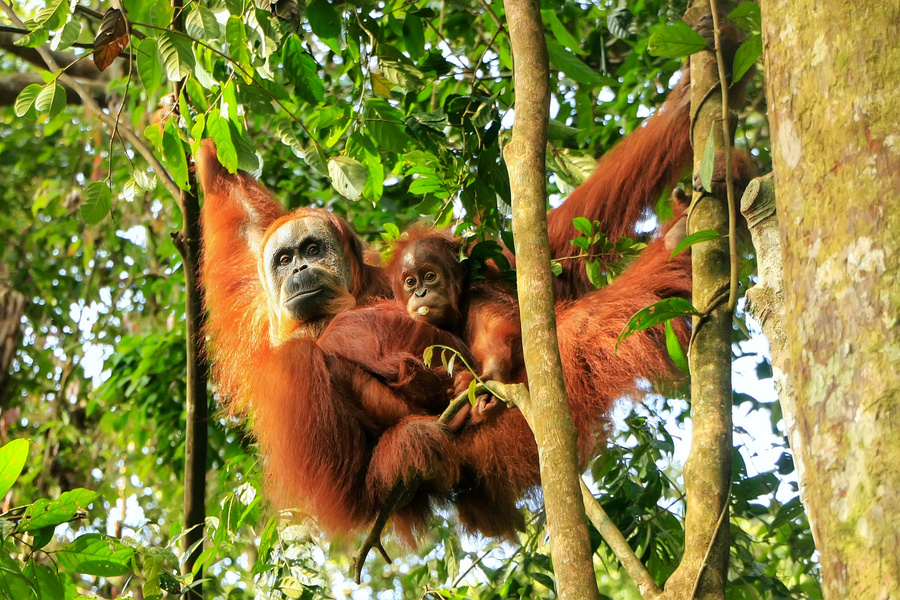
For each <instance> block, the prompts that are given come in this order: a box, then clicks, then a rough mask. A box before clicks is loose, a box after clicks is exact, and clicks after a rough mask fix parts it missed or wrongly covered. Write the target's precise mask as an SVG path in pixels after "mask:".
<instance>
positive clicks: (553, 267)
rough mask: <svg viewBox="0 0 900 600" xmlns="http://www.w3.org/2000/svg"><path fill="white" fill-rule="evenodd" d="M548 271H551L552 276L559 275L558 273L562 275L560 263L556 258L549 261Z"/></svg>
mask: <svg viewBox="0 0 900 600" xmlns="http://www.w3.org/2000/svg"><path fill="white" fill-rule="evenodd" d="M550 272H551V273H553V276H554V277H559V276H560V275H562V272H563V266H562V263H561V262H559V261H558V260H551V261H550Z"/></svg>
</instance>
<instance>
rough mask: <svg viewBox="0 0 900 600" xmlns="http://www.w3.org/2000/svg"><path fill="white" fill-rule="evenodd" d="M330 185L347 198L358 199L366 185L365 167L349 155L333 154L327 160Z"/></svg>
mask: <svg viewBox="0 0 900 600" xmlns="http://www.w3.org/2000/svg"><path fill="white" fill-rule="evenodd" d="M328 176H329V177H330V178H331V185H333V186H334V189H336V190H337V191H338V193H340V194H341V195H342V196H344V197H345V198H347V199H349V200H359V197H360V196H362V192H363V187H365V185H366V168H365V167H364V166H362V165H361V164H360V162H359V161H358V160H355V159H353V158H350V157H349V156H335V157H332V158H331V160H329V161H328Z"/></svg>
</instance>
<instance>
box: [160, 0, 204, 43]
mask: <svg viewBox="0 0 900 600" xmlns="http://www.w3.org/2000/svg"><path fill="white" fill-rule="evenodd" d="M174 14H175V10H174V9H173V8H172V2H171V0H156V2H154V3H153V6H151V7H150V16H149V19H150V24H151V25H153V26H155V27H160V28H162V29H168V27H169V25H171V24H172V15H174ZM191 37H193V36H191ZM199 39H203V38H199Z"/></svg>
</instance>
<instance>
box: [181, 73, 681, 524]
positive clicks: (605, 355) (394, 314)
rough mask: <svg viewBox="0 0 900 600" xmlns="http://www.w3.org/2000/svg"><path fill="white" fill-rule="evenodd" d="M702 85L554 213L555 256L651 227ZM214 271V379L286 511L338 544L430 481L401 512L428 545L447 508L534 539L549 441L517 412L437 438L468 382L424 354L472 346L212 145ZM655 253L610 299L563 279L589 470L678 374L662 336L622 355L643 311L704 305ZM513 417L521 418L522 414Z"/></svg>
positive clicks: (209, 296) (670, 106) (670, 103)
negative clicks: (390, 497)
mask: <svg viewBox="0 0 900 600" xmlns="http://www.w3.org/2000/svg"><path fill="white" fill-rule="evenodd" d="M687 79H688V78H687V76H685V77H684V78H683V81H682V82H681V83H679V85H678V86H677V87H676V89H675V90H674V91H673V93H672V94H671V95H670V98H669V99H668V100H667V101H666V103H665V105H664V106H663V107H662V109H661V110H660V111H659V113H657V115H655V116H653V117H652V118H650V119H648V121H647V122H646V124H645V126H643V127H641V128H639V129H638V130H637V131H636V132H635V133H634V134H632V135H631V136H629V137H628V138H626V139H625V140H624V141H623V142H622V143H621V144H620V145H619V146H617V147H616V148H614V149H613V150H612V151H611V152H609V153H608V154H607V155H606V156H604V158H603V159H602V160H601V161H600V163H599V165H598V168H597V171H596V172H595V174H594V175H593V176H592V177H591V178H590V179H589V180H588V181H587V182H586V183H585V184H584V185H583V186H581V187H580V188H579V189H578V190H576V192H575V193H573V195H572V196H571V197H570V198H569V200H567V201H566V202H565V203H564V204H563V205H562V207H560V208H558V209H555V210H554V211H551V213H550V215H549V224H550V236H551V244H552V247H553V251H554V254H555V256H557V257H559V256H562V255H567V254H568V253H569V244H568V240H569V239H570V238H571V237H573V236H574V229H573V228H572V225H571V220H572V217H573V216H576V215H581V216H585V217H587V218H588V219H590V220H592V221H593V220H600V221H601V222H602V223H603V224H604V226H605V227H606V233H607V235H609V236H610V237H613V238H614V237H617V236H618V235H621V234H627V233H630V232H631V231H633V228H634V225H635V222H636V221H637V220H638V219H639V218H640V217H641V216H642V215H643V214H644V212H645V210H646V209H647V208H648V207H651V206H653V205H654V204H655V202H656V200H657V198H658V197H659V195H660V194H661V193H662V190H663V189H664V188H665V187H667V186H671V185H673V184H674V183H675V182H676V181H677V179H678V177H679V176H680V175H681V173H682V172H683V170H684V169H685V168H686V166H687V165H688V163H689V162H690V156H691V151H690V144H689V142H688V127H689V125H688V103H687V99H686V93H685V90H686V85H687ZM198 174H199V178H200V182H201V186H202V189H203V192H204V206H203V227H204V264H203V278H204V282H205V285H206V302H207V306H208V309H209V321H208V330H209V334H210V337H211V342H212V347H211V356H212V357H213V361H214V364H213V366H214V370H215V373H216V375H217V380H218V382H219V385H220V389H221V392H222V398H223V401H224V403H225V406H226V408H227V409H228V410H230V411H232V412H233V413H238V414H251V413H252V415H253V417H254V419H253V433H254V435H255V436H256V438H257V439H258V440H259V444H260V448H261V451H262V453H263V454H264V456H265V457H266V469H267V473H268V476H269V478H270V479H271V480H272V481H273V482H274V483H275V484H276V485H274V486H272V488H273V490H278V491H279V492H280V493H281V494H282V495H283V496H284V498H283V500H284V504H285V505H288V506H295V507H299V508H300V509H301V510H303V511H304V512H307V513H308V514H309V515H310V516H311V517H313V518H315V519H316V521H317V522H318V523H319V524H320V525H321V526H322V527H323V528H324V529H325V530H326V531H328V532H330V533H333V534H335V533H343V532H348V531H354V530H357V529H359V528H361V527H363V526H364V525H366V524H367V523H369V522H370V521H371V520H372V518H373V516H374V515H375V514H376V513H377V512H378V510H379V509H380V508H381V506H382V505H383V503H384V500H385V494H386V493H387V491H389V490H390V489H391V488H392V487H393V485H394V484H395V483H396V482H398V481H405V482H417V483H419V482H423V483H424V485H423V486H422V487H421V488H419V490H420V491H419V492H418V493H417V494H416V496H415V497H414V498H412V499H411V500H410V502H409V503H408V504H406V505H405V507H404V508H402V509H401V510H400V512H398V514H397V515H396V518H395V521H394V524H395V529H398V530H399V531H400V533H401V534H406V535H408V536H409V535H414V534H415V531H416V530H417V529H418V528H419V527H421V526H422V525H423V524H424V520H425V519H426V518H427V516H428V514H429V507H430V503H432V502H444V501H448V500H451V501H454V502H456V503H457V506H458V507H459V512H460V516H461V518H462V520H463V522H464V523H465V524H466V525H467V526H468V527H470V528H472V529H476V530H479V531H482V532H483V533H485V534H488V535H494V534H500V533H507V532H509V531H511V530H512V529H513V528H514V527H515V526H516V525H517V524H518V519H520V517H519V516H518V512H517V511H516V508H515V503H516V501H517V500H518V499H519V497H520V496H521V494H522V493H524V492H525V491H527V490H528V489H529V488H531V487H532V486H534V485H536V484H537V483H538V481H539V480H538V476H537V461H536V460H535V457H536V452H535V451H534V450H533V446H534V440H533V437H532V436H531V433H530V432H529V431H528V430H527V427H523V424H524V421H523V420H521V417H517V415H518V411H504V412H503V413H502V414H501V415H500V416H499V417H498V418H497V419H490V420H487V421H486V422H485V423H482V424H480V425H477V426H473V427H466V428H465V429H464V430H462V431H461V433H460V434H459V435H456V434H453V433H451V432H450V431H449V430H448V429H446V428H445V427H443V426H441V425H438V424H436V422H435V418H434V415H436V414H437V413H439V412H440V411H441V410H442V409H443V407H444V406H445V405H446V402H447V390H448V389H452V388H453V387H454V385H455V383H458V382H454V381H453V379H452V378H451V376H450V375H449V374H447V373H445V372H442V371H440V370H431V369H428V368H426V367H425V366H424V365H423V364H422V361H421V356H422V352H423V350H424V349H425V348H426V347H428V346H430V345H433V344H442V345H447V346H451V347H456V348H459V349H460V350H461V351H462V352H464V353H468V349H467V348H466V346H465V344H464V343H463V342H462V341H461V340H459V339H458V338H457V337H456V336H455V335H453V334H452V333H451V332H448V331H443V330H441V329H438V328H436V327H433V326H431V325H429V324H427V323H418V322H415V321H413V320H411V319H409V318H408V317H407V316H406V314H405V311H404V309H403V308H402V307H399V306H397V305H396V304H390V303H378V300H379V299H381V298H384V297H386V296H388V295H389V293H390V292H389V285H388V281H387V278H386V276H385V274H384V273H383V272H382V271H381V270H380V269H379V268H378V267H377V266H375V265H374V262H375V261H374V260H372V259H371V258H370V257H368V256H367V254H366V252H365V249H364V247H363V244H362V242H361V241H360V239H359V237H358V236H357V235H356V234H355V233H354V232H353V231H352V229H351V228H350V227H349V225H348V224H347V223H346V222H345V221H343V220H342V219H340V218H338V217H336V216H334V215H331V214H329V213H327V212H325V211H321V210H314V209H301V210H299V211H296V212H294V213H291V214H290V215H285V214H284V211H283V210H282V209H281V208H280V207H279V205H278V204H277V202H276V201H275V200H274V199H273V198H272V196H271V195H270V194H269V193H268V192H267V191H266V190H265V189H264V188H262V186H260V185H259V184H258V183H257V182H256V181H254V180H253V179H252V178H251V177H250V176H249V175H247V174H245V173H238V174H229V173H228V172H227V171H226V170H225V169H224V168H223V167H222V166H221V165H220V163H219V161H218V160H217V158H216V152H215V149H214V147H213V146H212V144H210V143H209V142H206V143H205V144H204V145H203V147H202V148H201V151H200V152H199V153H198ZM667 258H668V257H667V253H666V251H665V249H664V248H663V247H662V242H661V241H659V242H654V243H653V244H651V245H650V247H649V248H648V249H647V250H646V251H645V252H644V253H643V254H642V255H641V256H640V257H639V258H638V260H637V261H635V263H634V264H633V265H632V266H630V267H629V268H628V269H627V270H626V271H625V273H623V274H622V275H621V276H620V277H619V278H618V279H616V280H615V281H614V282H613V283H612V284H611V285H610V286H608V287H606V288H604V289H603V290H599V291H593V292H590V293H586V292H588V291H589V289H591V288H590V285H589V283H588V282H587V278H586V276H585V274H584V268H583V265H579V264H578V262H579V261H567V262H568V264H567V265H566V267H565V269H564V273H563V276H562V277H561V278H560V279H559V282H558V290H557V291H558V297H559V298H561V299H563V300H565V302H561V303H560V304H559V306H558V309H557V313H558V320H559V334H560V345H561V351H562V355H563V363H564V365H565V369H566V375H567V385H568V386H569V393H570V397H571V406H572V413H573V418H574V420H575V423H576V426H577V427H578V430H579V434H580V443H579V447H580V451H581V455H582V457H583V458H587V457H588V456H590V455H591V454H593V453H594V452H596V450H597V448H598V445H599V442H600V441H601V440H602V438H603V436H604V434H605V429H606V425H607V413H608V410H609V407H610V404H611V403H612V401H613V400H614V399H615V398H617V397H619V396H622V395H624V394H628V393H629V392H630V391H632V390H633V389H634V387H635V383H634V382H635V377H654V376H656V375H659V374H662V373H665V372H667V371H668V369H669V362H668V359H667V358H666V353H665V347H664V344H663V342H662V339H661V338H660V336H659V335H658V334H656V333H653V332H649V333H643V334H639V335H636V336H633V337H632V338H630V339H629V340H628V341H626V342H625V343H624V344H623V345H622V346H621V347H620V349H619V351H618V353H615V352H613V347H612V344H613V340H614V338H615V335H616V334H617V333H618V332H619V331H620V330H621V327H622V324H623V323H624V322H625V320H627V318H628V317H630V316H631V315H632V314H633V313H634V312H635V311H636V310H638V309H640V308H643V307H644V306H647V305H649V304H651V303H653V302H655V301H656V300H658V299H660V298H663V297H667V296H670V295H681V294H684V293H686V292H687V290H689V285H690V284H689V274H688V271H687V268H686V267H685V265H684V264H683V261H678V260H676V261H674V262H669V261H668V260H667ZM506 415H512V416H506Z"/></svg>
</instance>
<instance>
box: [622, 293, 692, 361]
mask: <svg viewBox="0 0 900 600" xmlns="http://www.w3.org/2000/svg"><path fill="white" fill-rule="evenodd" d="M699 314H700V313H699V312H697V309H695V308H694V306H693V305H692V304H691V303H690V301H689V300H685V299H684V298H666V299H665V300H660V301H659V302H656V303H655V304H651V305H650V306H647V307H645V308H642V309H641V310H639V311H637V312H636V313H634V316H633V317H631V319H629V320H628V323H627V324H626V325H625V327H624V328H623V329H622V333H620V334H619V337H618V338H617V339H616V349H618V347H619V344H620V343H621V342H623V341H625V340H626V339H627V338H628V337H629V336H630V335H632V334H634V333H637V332H638V331H643V330H645V329H649V328H650V327H654V326H656V325H660V324H662V323H664V322H666V321H668V320H669V319H678V318H681V317H690V316H694V315H699Z"/></svg>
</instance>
